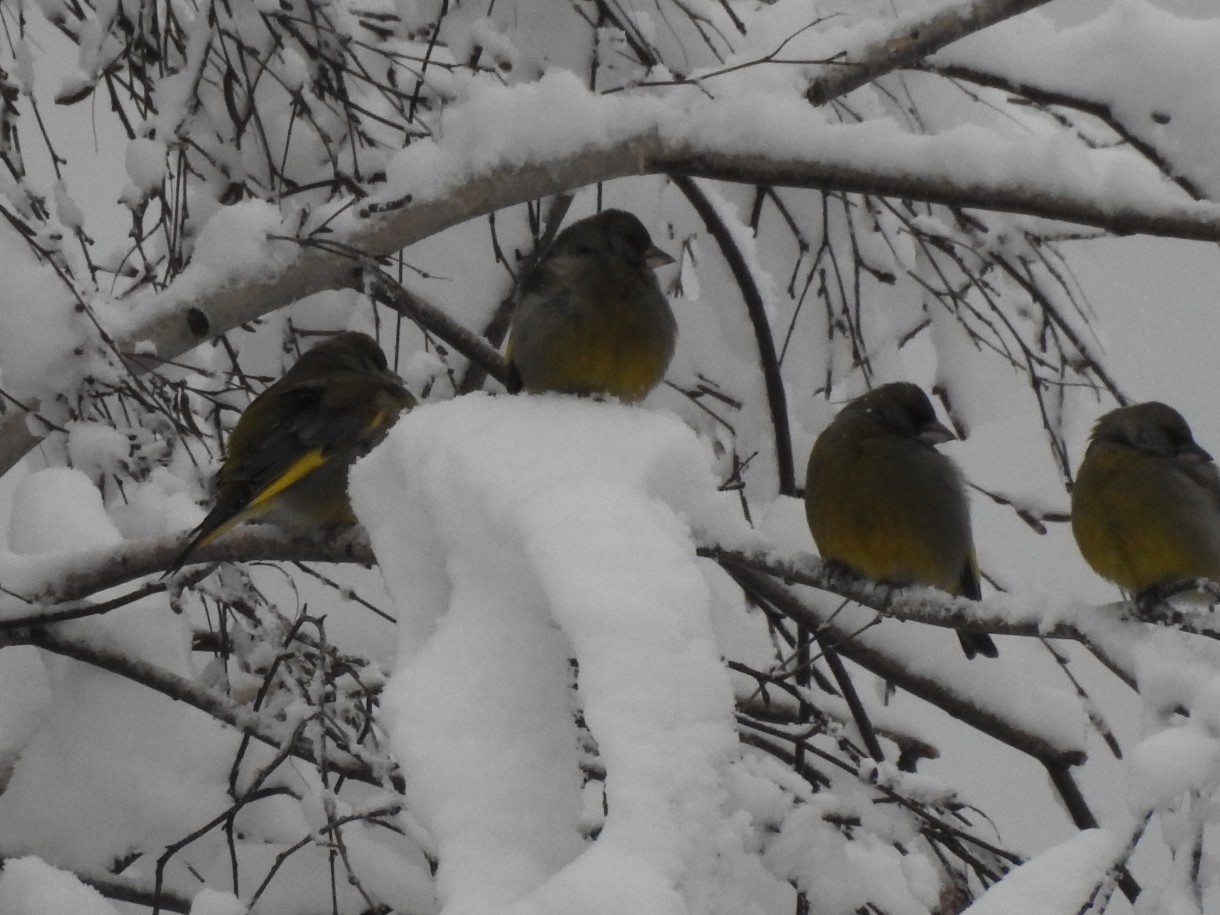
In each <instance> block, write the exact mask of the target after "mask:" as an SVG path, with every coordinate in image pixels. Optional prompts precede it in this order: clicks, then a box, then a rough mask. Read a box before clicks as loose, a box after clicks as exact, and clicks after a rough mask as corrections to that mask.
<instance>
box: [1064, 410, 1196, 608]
mask: <svg viewBox="0 0 1220 915" xmlns="http://www.w3.org/2000/svg"><path fill="white" fill-rule="evenodd" d="M1072 533H1073V534H1075V536H1076V543H1077V545H1078V546H1079V547H1080V552H1081V554H1082V555H1083V556H1084V558H1085V561H1086V562H1088V564H1089V565H1090V566H1092V567H1093V569H1094V571H1096V572H1097V574H1099V575H1101V576H1102V577H1103V578H1108V579H1109V580H1110V581H1112V582H1114V583H1115V584H1117V585H1118V586H1119V587H1120V588H1122V589H1123V590H1125V591H1127V592H1128V593H1129V594H1131V595H1132V596H1134V597H1136V598H1138V597H1140V596H1141V595H1142V594H1144V593H1145V592H1147V591H1149V589H1153V588H1157V587H1160V586H1163V585H1170V584H1173V583H1174V582H1177V581H1180V580H1182V579H1187V578H1210V579H1212V580H1213V581H1220V472H1217V470H1216V465H1215V464H1214V463H1212V457H1211V455H1210V454H1208V453H1207V452H1206V451H1204V450H1203V449H1202V448H1201V447H1199V445H1198V444H1196V443H1195V439H1194V436H1193V435H1192V434H1191V432H1190V426H1188V425H1187V424H1186V420H1185V419H1183V418H1182V414H1180V413H1179V412H1178V411H1177V410H1175V409H1173V407H1169V406H1166V405H1165V404H1163V403H1157V402H1156V401H1152V402H1150V403H1142V404H1137V405H1135V406H1132V407H1120V408H1119V409H1117V410H1113V411H1111V412H1109V413H1107V414H1106V415H1105V416H1103V417H1102V418H1101V419H1099V420H1098V421H1097V425H1096V426H1094V427H1093V436H1092V439H1091V440H1090V442H1089V447H1088V449H1087V450H1086V451H1085V454H1084V460H1083V461H1081V462H1080V469H1079V471H1077V473H1076V485H1075V486H1074V487H1073V488H1072Z"/></svg>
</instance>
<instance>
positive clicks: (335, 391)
mask: <svg viewBox="0 0 1220 915" xmlns="http://www.w3.org/2000/svg"><path fill="white" fill-rule="evenodd" d="M414 405H415V398H414V397H412V396H411V394H410V392H408V391H407V389H406V388H405V387H403V384H402V381H401V380H400V379H399V377H398V376H397V375H396V374H394V373H393V372H391V371H390V370H389V369H388V367H387V365H386V358H385V354H384V353H383V352H382V351H381V347H380V346H378V345H377V342H376V341H375V340H373V338H372V337H369V336H368V335H366V334H361V333H344V334H338V335H337V336H334V337H331V338H330V339H329V340H326V341H324V342H322V343H319V344H318V345H317V346H315V347H314V348H313V349H311V350H309V351H308V352H307V353H305V354H304V355H303V356H301V358H300V359H298V360H297V361H296V363H295V364H294V365H293V366H292V368H290V369H289V370H288V371H287V372H286V373H285V374H284V377H283V378H281V379H280V380H279V381H277V382H275V384H273V385H271V387H269V388H267V389H266V390H265V391H263V393H261V394H260V395H258V397H256V398H254V400H253V401H251V403H250V406H248V407H247V408H246V411H245V412H244V413H243V414H242V415H241V419H239V420H238V421H237V425H236V426H235V427H234V429H233V432H232V434H231V435H230V436H229V444H228V456H227V457H226V458H225V461H224V463H223V464H222V465H221V466H220V469H219V470H218V471H217V472H216V478H215V480H213V490H214V493H215V503H216V504H215V507H214V508H213V509H212V510H211V511H210V512H208V515H207V517H206V518H204V519H203V521H202V522H201V523H200V525H199V526H198V527H197V528H195V530H194V532H193V534H192V537H191V539H190V542H189V543H188V544H187V546H186V548H185V549H184V550H183V551H182V552H181V553H180V554H179V556H178V558H177V559H176V560H175V562H174V564H173V565H172V566H171V571H173V570H176V569H178V568H180V567H181V566H182V565H183V563H185V562H186V561H187V559H188V558H189V557H190V554H191V553H192V552H193V551H194V550H196V549H198V548H199V547H201V546H203V545H205V544H207V543H209V542H211V541H212V540H214V539H215V538H216V537H219V536H220V535H221V534H223V533H224V532H225V531H227V530H229V529H230V528H232V527H234V526H235V525H237V524H239V523H241V522H242V521H246V520H248V519H255V518H257V519H265V520H270V521H274V522H276V523H280V524H289V525H293V524H309V525H314V526H317V525H323V526H325V525H338V524H343V523H350V522H353V521H355V517H354V516H353V515H352V510H351V506H350V505H349V504H348V499H347V470H348V467H349V466H350V465H351V463H352V461H354V460H355V459H356V458H357V457H359V456H360V455H362V454H364V453H366V452H367V451H368V450H369V449H370V448H372V447H373V445H375V444H377V442H379V441H380V440H381V439H382V438H383V437H384V436H385V433H386V430H387V429H388V428H389V427H390V425H391V424H392V423H393V422H394V420H395V418H396V417H397V416H398V414H399V413H400V412H402V411H403V410H406V409H409V408H411V407H413V406H414Z"/></svg>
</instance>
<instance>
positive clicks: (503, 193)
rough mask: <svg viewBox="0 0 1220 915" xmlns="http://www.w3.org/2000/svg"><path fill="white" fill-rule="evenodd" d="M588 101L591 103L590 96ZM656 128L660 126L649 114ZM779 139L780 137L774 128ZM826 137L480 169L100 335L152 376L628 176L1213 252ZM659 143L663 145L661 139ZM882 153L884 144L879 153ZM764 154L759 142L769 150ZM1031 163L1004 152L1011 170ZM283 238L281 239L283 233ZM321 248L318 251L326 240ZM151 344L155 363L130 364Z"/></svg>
mask: <svg viewBox="0 0 1220 915" xmlns="http://www.w3.org/2000/svg"><path fill="white" fill-rule="evenodd" d="M591 98H592V97H591ZM658 118H660V115H658ZM777 127H778V125H777ZM846 129H850V128H834V127H831V128H826V129H825V130H824V132H823V131H819V132H814V133H812V134H811V135H810V136H809V139H808V143H807V144H806V149H807V153H805V154H803V155H801V156H800V157H796V158H791V157H789V158H785V157H783V156H782V155H778V154H776V155H768V154H764V153H762V152H759V153H755V154H750V153H725V152H723V151H721V150H719V149H716V148H715V147H714V146H712V145H709V144H707V143H706V142H704V143H703V144H702V145H701V144H700V143H696V142H693V141H692V140H690V139H689V138H684V137H682V136H676V137H675V136H671V135H669V134H668V133H663V131H662V129H661V128H660V127H659V126H647V125H646V126H644V127H641V128H640V129H638V130H637V131H636V132H635V133H634V134H632V135H630V136H627V137H625V138H623V139H622V140H620V141H619V142H617V143H616V144H615V145H613V146H609V147H593V148H590V149H588V150H587V151H585V152H583V153H581V154H579V155H576V156H572V155H564V156H562V157H559V158H557V159H555V160H552V161H544V162H531V163H528V164H525V165H519V164H509V163H507V162H506V163H492V164H485V165H482V166H481V167H480V169H478V170H475V171H473V172H472V173H471V174H470V175H469V176H468V177H467V178H466V179H465V180H463V181H462V182H461V183H460V184H458V185H455V186H452V187H448V188H446V187H444V186H440V187H439V188H438V189H436V190H435V191H434V192H433V193H435V194H436V195H437V196H436V197H435V198H433V199H420V200H410V199H408V200H406V201H395V202H392V203H383V204H370V205H367V206H366V207H365V208H364V209H362V210H360V211H359V213H357V214H356V215H354V216H352V215H350V214H347V216H346V221H344V219H340V218H338V217H337V218H336V219H335V220H334V223H335V224H334V226H332V227H331V231H329V232H328V233H326V234H324V235H323V234H318V233H315V235H314V236H312V237H302V238H300V239H299V240H298V241H297V242H292V241H281V242H279V244H289V243H299V244H300V250H299V251H297V252H296V254H295V256H293V257H291V258H290V259H288V260H287V261H286V262H285V263H283V264H282V265H279V266H277V265H275V263H274V262H273V263H271V264H269V265H268V266H267V268H266V270H265V271H263V272H262V273H260V274H259V275H258V276H257V277H246V278H238V279H235V278H233V277H230V276H227V275H224V274H223V273H222V272H221V273H217V274H215V275H213V274H211V273H209V272H208V271H206V270H201V271H199V273H197V274H196V273H192V271H191V270H190V269H188V270H187V271H186V272H185V273H183V274H182V276H181V278H180V279H179V280H178V281H176V282H175V283H174V284H172V285H171V286H170V287H169V288H168V289H166V290H165V291H164V292H162V293H159V294H157V295H155V296H152V297H150V298H149V299H147V300H145V301H144V302H142V303H141V304H140V305H139V306H137V307H136V308H134V309H133V310H132V312H131V313H130V314H129V316H128V318H127V320H126V322H125V326H124V327H120V328H113V329H108V332H109V333H110V334H111V335H112V336H113V337H114V339H115V344H116V346H117V348H118V350H119V351H120V352H121V353H123V354H125V356H126V357H127V359H128V363H129V366H130V367H131V368H132V370H133V371H146V370H148V369H152V368H156V366H157V365H159V364H160V361H161V360H168V359H173V358H175V357H177V356H179V355H180V354H182V353H183V352H185V351H187V350H188V349H191V348H192V347H194V346H197V345H198V344H199V343H201V342H203V341H205V340H208V339H211V338H213V337H216V336H218V335H220V334H223V333H225V332H226V331H229V330H232V329H233V328H234V327H237V326H239V325H241V324H244V323H246V322H248V321H251V320H253V319H255V318H257V317H259V316H260V315H263V314H267V313H268V312H271V311H274V310H276V309H278V308H281V307H283V306H285V305H288V304H290V303H292V302H294V301H296V300H297V299H300V298H303V297H305V296H307V295H312V294H314V293H317V292H321V291H324V290H327V289H337V288H343V287H347V286H350V285H351V284H352V282H353V272H354V271H356V270H358V269H359V268H360V267H361V265H362V262H364V261H365V259H366V258H369V257H373V258H377V257H383V256H387V255H390V254H392V253H394V252H396V251H399V250H401V249H402V248H403V247H405V246H407V245H410V244H413V243H414V242H417V241H420V240H421V239H423V238H426V237H428V236H430V235H434V234H436V233H437V232H440V231H443V230H444V229H447V228H450V227H452V226H454V225H457V224H459V223H461V222H464V221H466V220H468V219H472V218H474V217H476V216H481V215H485V214H487V213H490V212H492V211H494V210H497V209H501V208H503V207H507V206H512V205H515V204H520V203H524V202H526V201H529V200H534V199H536V198H539V197H545V196H548V195H551V194H556V193H561V192H565V191H570V190H573V189H575V188H579V187H583V186H585V185H588V184H593V183H595V182H598V181H606V180H609V179H612V178H620V177H626V176H630V175H648V174H667V173H673V174H681V175H689V176H694V177H703V178H713V179H717V180H721V181H729V182H742V183H748V184H764V185H773V186H780V187H795V188H809V189H816V190H828V191H838V192H848V193H868V194H875V195H880V196H896V197H903V198H909V199H915V200H923V201H926V202H929V203H941V204H946V205H952V206H959V207H976V208H980V209H987V210H1000V211H1006V212H1012V213H1023V214H1027V215H1031V216H1039V217H1044V218H1047V219H1056V220H1062V221H1067V222H1075V223H1079V224H1082V225H1087V226H1094V227H1096V228H1100V229H1104V230H1106V231H1109V232H1112V233H1115V234H1118V235H1126V234H1132V233H1143V234H1149V235H1163V236H1169V237H1176V238H1185V239H1196V240H1201V241H1220V205H1215V204H1211V203H1201V202H1195V201H1189V200H1181V201H1174V200H1172V199H1171V198H1170V195H1169V194H1168V193H1167V194H1166V196H1165V199H1163V200H1155V201H1154V200H1149V199H1147V195H1146V194H1145V195H1144V197H1137V196H1133V197H1132V198H1131V199H1126V200H1124V199H1122V198H1121V197H1120V198H1119V199H1115V198H1114V197H1113V195H1112V194H1111V193H1110V192H1107V193H1106V194H1102V193H1101V192H1097V193H1091V192H1089V191H1079V192H1071V191H1066V190H1043V189H1042V188H1041V187H1037V186H1031V185H1029V184H1026V183H1023V182H1022V181H1019V180H1004V179H1002V178H996V177H995V176H994V175H993V174H991V170H990V166H988V167H987V168H982V167H980V169H979V170H978V171H977V173H974V174H971V173H970V172H969V170H967V169H964V168H963V167H962V165H961V163H962V161H964V160H963V159H962V157H961V156H959V155H957V153H958V152H961V147H962V143H963V142H967V141H965V140H963V139H962V138H960V137H959V138H953V137H910V136H907V135H900V136H897V135H896V136H895V139H896V140H903V142H898V143H896V144H894V145H895V148H894V149H892V150H891V149H878V150H874V151H873V153H872V154H871V155H870V157H869V160H868V161H860V158H859V156H858V155H857V154H856V152H855V151H856V150H857V149H858V145H857V143H856V142H854V141H852V140H850V139H845V138H844V137H843V136H841V135H839V133H838V131H841V130H846ZM663 136H664V137H665V138H664V139H662V137H663ZM908 141H909V143H910V144H914V146H915V147H916V148H917V149H918V150H919V151H920V153H921V155H920V156H918V158H919V159H920V160H921V161H924V162H931V161H936V159H937V155H936V151H937V150H938V149H940V148H941V146H945V150H944V152H945V157H944V158H945V161H946V162H952V163H955V164H954V165H953V166H952V167H950V166H948V165H946V166H943V167H933V166H925V167H923V168H922V170H921V169H920V168H919V167H917V166H914V165H913V164H912V161H911V157H912V155H913V154H914V153H913V150H912V149H910V148H906V147H907V146H908ZM881 145H884V144H881ZM764 148H765V144H764ZM1029 154H1031V151H1030V150H1029V149H1027V148H1026V147H1025V146H1024V145H1023V144H1022V143H1020V142H1017V141H1013V146H1012V149H1011V150H1010V155H1009V158H1011V159H1012V160H1014V161H1020V160H1022V159H1023V158H1024V157H1027V155H1029ZM289 231H290V230H288V229H285V232H286V234H287V233H289ZM323 240H324V242H323ZM146 343H152V344H153V345H154V346H155V348H156V356H155V357H148V356H140V355H136V354H137V353H138V352H139V351H140V347H141V346H143V345H144V344H146ZM37 411H38V403H37V402H33V401H31V402H27V403H25V404H22V405H21V408H11V409H9V410H8V411H7V412H6V413H5V414H4V416H3V417H2V418H0V474H2V473H4V472H6V471H7V470H9V469H10V468H11V467H12V466H13V465H14V464H15V463H16V462H17V461H18V460H20V458H21V457H22V456H23V455H24V454H25V453H26V452H27V451H28V450H29V449H30V448H32V447H33V445H34V444H35V443H36V442H37V441H38V440H39V439H40V437H41V436H42V435H43V434H45V428H40V427H39V426H40V424H39V423H38V421H37V420H36V419H35V420H33V423H34V425H35V429H34V430H33V431H31V429H30V428H29V426H28V425H27V416H28V414H29V413H34V414H37Z"/></svg>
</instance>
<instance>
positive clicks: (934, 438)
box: [805, 382, 996, 658]
mask: <svg viewBox="0 0 1220 915" xmlns="http://www.w3.org/2000/svg"><path fill="white" fill-rule="evenodd" d="M953 437H954V436H953V433H952V432H950V431H949V430H948V429H947V428H945V427H944V426H943V425H941V424H940V423H939V422H937V419H936V412H935V411H934V410H933V408H932V404H931V402H930V401H929V400H928V397H927V395H926V394H925V393H924V392H923V391H922V390H921V389H920V388H919V387H917V386H916V385H913V384H909V383H906V382H896V383H894V384H887V385H884V386H882V387H879V388H877V389H876V390H874V391H870V392H869V393H867V394H864V395H863V396H861V397H858V398H856V399H855V400H853V401H852V402H851V403H849V404H848V405H847V406H845V407H844V408H843V409H842V410H841V411H840V412H839V415H838V416H836V417H835V418H834V420H833V421H832V422H831V423H830V425H828V426H827V427H826V428H825V429H824V430H823V431H822V434H821V435H819V436H818V439H817V441H816V442H814V445H813V450H812V452H811V453H810V455H809V467H808V472H807V475H806V480H805V515H806V517H807V518H808V520H809V530H810V531H811V532H812V533H813V539H814V542H815V543H817V546H818V551H819V552H820V553H821V554H822V557H823V558H824V559H827V560H830V561H833V562H838V563H840V564H842V565H844V566H847V567H848V568H850V569H852V570H853V571H855V572H857V573H859V574H861V575H865V576H868V577H869V578H873V579H876V580H877V581H883V582H888V583H890V584H894V585H912V584H920V585H932V586H935V587H937V588H940V589H941V590H942V591H947V592H948V593H950V594H954V595H959V596H962V597H968V598H970V599H971V600H978V599H979V598H980V597H981V596H982V592H981V590H980V587H979V572H978V565H977V563H976V561H975V556H974V540H973V536H972V534H971V530H970V505H969V502H968V501H967V498H966V492H965V488H964V486H963V483H962V477H961V472H960V471H959V470H958V468H957V465H956V464H954V463H953V461H952V460H950V459H949V458H948V457H946V456H945V455H943V454H941V453H940V452H939V451H937V450H936V448H935V447H934V446H935V445H937V444H939V443H941V442H945V441H948V440H950V439H952V438H953ZM958 638H959V639H960V640H961V643H962V649H963V650H964V651H965V652H966V656H967V657H974V656H975V655H976V654H982V655H985V656H987V657H989V658H993V657H995V656H996V647H995V643H994V642H993V641H992V640H991V637H990V636H988V635H987V634H986V633H974V632H960V633H958Z"/></svg>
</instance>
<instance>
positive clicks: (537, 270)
mask: <svg viewBox="0 0 1220 915" xmlns="http://www.w3.org/2000/svg"><path fill="white" fill-rule="evenodd" d="M670 263H673V258H672V257H670V256H669V255H668V254H666V253H665V252H664V251H662V250H661V249H660V248H658V247H656V246H655V245H654V244H653V243H652V238H651V237H650V236H649V234H648V230H647V229H645V228H644V225H643V223H641V222H640V221H639V220H638V219H637V218H636V217H635V216H633V215H632V214H631V213H627V212H625V211H623V210H604V211H602V212H601V213H598V214H597V215H596V216H590V217H589V218H588V219H582V220H580V221H579V222H575V223H573V224H572V225H570V226H568V228H566V229H564V230H563V231H562V232H560V233H559V236H558V237H557V238H556V239H555V241H554V243H553V244H552V245H551V247H550V249H549V250H548V251H547V252H546V254H545V255H544V256H543V257H542V259H541V260H539V261H538V263H537V265H535V266H534V268H533V269H532V270H530V271H529V272H528V273H527V274H526V275H525V276H524V277H523V278H522V280H521V284H520V286H519V288H518V291H517V305H516V310H515V311H514V313H513V319H512V324H511V326H510V327H509V337H508V345H507V347H506V349H505V360H506V361H507V363H508V382H507V387H508V390H509V391H510V392H511V393H514V394H515V393H517V392H518V391H522V390H524V391H528V392H531V393H536V392H540V391H557V392H559V393H563V394H580V395H586V396H589V395H608V396H611V397H617V398H619V399H620V400H622V401H625V402H627V403H635V402H637V401H640V400H643V399H644V397H646V396H647V395H648V392H649V391H651V390H652V389H653V388H655V387H656V386H657V385H658V384H659V383H660V382H661V379H662V378H663V377H664V376H665V370H666V369H667V368H668V367H669V361H670V359H672V358H673V354H674V343H675V341H676V339H677V335H678V328H677V323H676V322H675V321H674V315H673V312H672V311H671V310H670V307H669V302H668V301H667V300H666V298H665V293H663V292H662V291H661V287H660V284H659V283H658V282H657V277H656V274H654V273H653V268H655V267H660V266H662V265H663V264H670Z"/></svg>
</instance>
